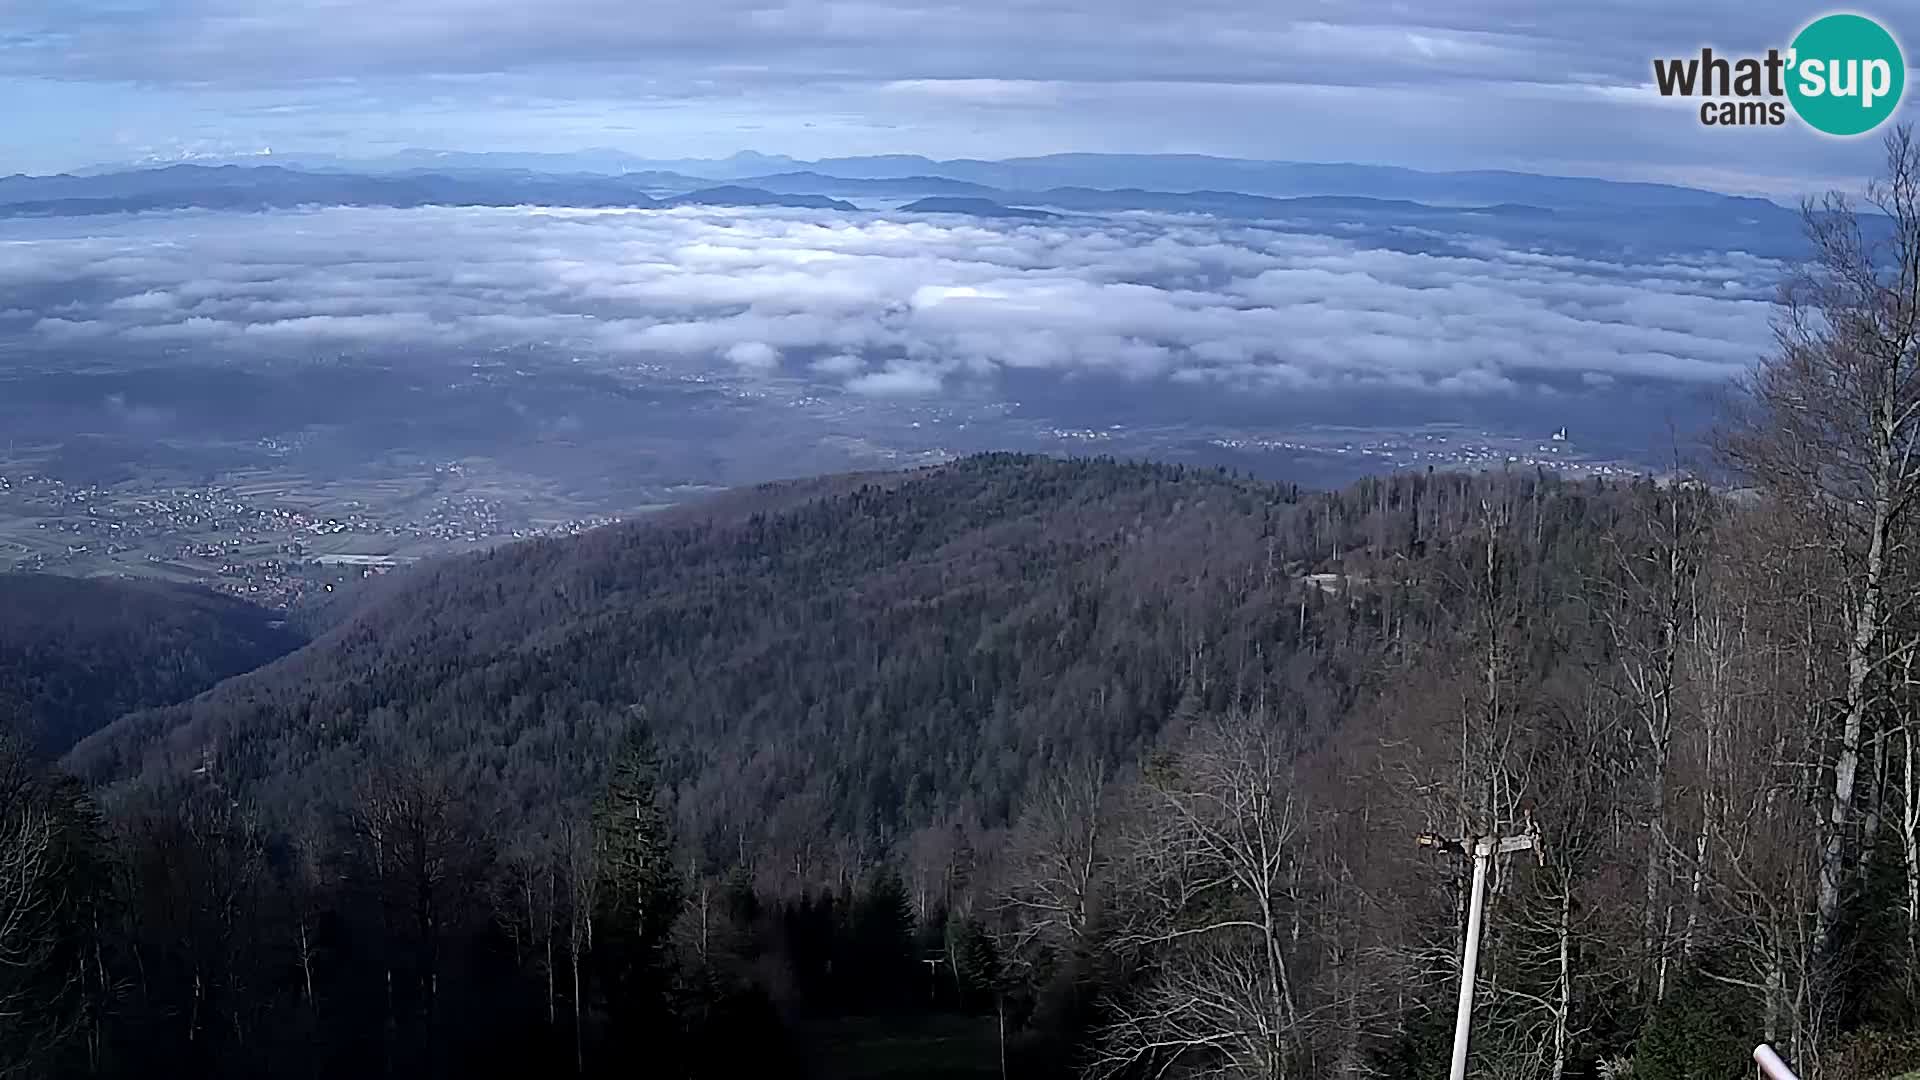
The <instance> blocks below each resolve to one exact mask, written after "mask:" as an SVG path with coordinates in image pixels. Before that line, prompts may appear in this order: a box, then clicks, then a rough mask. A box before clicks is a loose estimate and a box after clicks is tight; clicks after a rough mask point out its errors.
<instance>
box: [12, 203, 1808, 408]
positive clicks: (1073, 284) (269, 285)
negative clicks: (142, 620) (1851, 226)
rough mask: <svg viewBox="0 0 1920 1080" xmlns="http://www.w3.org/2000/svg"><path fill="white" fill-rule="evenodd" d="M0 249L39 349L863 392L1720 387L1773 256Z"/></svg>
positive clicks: (871, 219)
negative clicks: (1155, 386)
mask: <svg viewBox="0 0 1920 1080" xmlns="http://www.w3.org/2000/svg"><path fill="white" fill-rule="evenodd" d="M0 239H10V240H11V241H12V242H10V243H0V286H5V287H8V288H9V289H10V290H11V294H12V295H20V296H25V295H29V291H30V290H31V294H32V295H35V296H41V297H59V298H61V299H59V300H58V302H46V303H42V304H41V305H40V306H39V307H38V308H37V309H36V311H35V317H36V318H37V319H38V321H37V322H35V323H33V324H32V329H31V330H30V331H28V334H29V335H30V340H34V341H39V342H41V343H43V344H44V345H46V346H47V347H49V348H57V347H63V346H68V345H73V344H76V343H79V342H87V343H88V344H89V347H93V346H96V345H98V344H100V343H102V342H111V341H114V340H120V341H124V342H128V343H131V344H135V345H138V344H140V343H148V344H153V343H190V344H196V345H202V346H213V347H228V348H232V349H234V350H238V351H240V352H241V353H242V354H243V355H249V356H252V355H261V354H275V353H286V354H288V355H301V354H302V353H303V351H311V350H313V349H316V348H321V349H349V350H355V349H357V350H373V349H381V348H387V347H394V348H436V347H437V348H446V349H485V348H494V347H503V346H526V345H534V346H550V347H553V348H555V349H561V348H564V349H567V350H571V351H573V352H574V353H575V354H583V353H584V354H593V353H599V354H601V355H603V356H605V357H607V358H608V362H610V363H616V364H617V363H624V362H629V361H631V360H633V359H646V360H647V361H648V362H654V361H659V362H671V363H674V364H677V365H680V366H681V367H682V368H683V369H686V370H717V371H719V372H721V373H725V374H738V373H753V374H767V373H774V372H778V371H781V370H783V365H782V361H783V359H792V360H793V361H794V364H793V366H792V367H791V368H789V369H786V370H790V371H792V372H793V373H795V375H796V376H798V375H801V374H807V375H810V376H811V377H813V378H816V379H820V380H825V381H829V382H834V383H838V384H839V385H841V386H844V387H845V388H846V389H848V390H851V391H853V392H856V393H860V394H868V395H899V394H929V393H935V392H939V391H942V390H945V389H952V388H955V387H957V386H963V385H965V386H981V385H987V386H991V385H992V384H993V383H994V382H995V381H996V380H997V379H999V378H1001V377H1002V376H1003V375H1004V374H1005V373H1008V372H1013V371H1042V370H1054V371H1061V372H1079V373H1084V374H1086V375H1089V376H1093V377H1100V378H1108V379H1112V380H1115V381H1117V382H1121V383H1125V382H1130V381H1137V380H1152V379H1160V378H1173V379H1177V380H1180V381H1192V382H1199V383H1218V384H1226V385H1236V386H1246V387H1285V388H1293V389H1303V388H1329V389H1342V388H1352V387H1367V386H1378V387H1381V388H1386V389H1391V390H1393V391H1394V392H1397V393H1411V392H1427V393H1440V394H1463V393H1472V394H1478V393H1487V392H1502V391H1504V390H1505V389H1506V388H1509V387H1513V386H1524V385H1528V384H1531V383H1537V382H1540V381H1543V380H1558V381H1561V382H1571V383H1578V382H1579V381H1580V380H1586V382H1587V383H1588V384H1589V385H1605V384H1606V383H1607V382H1608V381H1610V380H1618V379H1622V378H1638V379H1645V378H1651V379H1660V380H1669V381H1672V382H1674V383H1675V384H1681V385H1684V384H1702V383H1713V382H1717V381H1719V380H1723V379H1725V378H1727V377H1729V376H1731V375H1734V374H1736V373H1738V372H1739V371H1741V370H1743V369H1744V368H1745V367H1746V366H1747V365H1749V364H1750V363H1751V362H1752V361H1753V360H1754V359H1755V358H1757V357H1758V356H1759V355H1761V354H1762V353H1763V352H1764V351H1765V350H1766V349H1767V348H1768V346H1769V344H1770V337H1769V331H1768V326H1767V314H1768V308H1767V302H1766V299H1765V298H1766V297H1767V296H1768V295H1769V290H1770V287H1771V282H1772V280H1773V278H1774V277H1775V276H1776V275H1777V274H1778V272H1779V267H1778V266H1777V265H1776V264H1775V263H1774V262H1772V261H1770V260H1768V259H1764V258H1758V257H1755V256H1751V255H1745V254H1742V253H1737V252H1736V253H1731V254H1725V255H1692V254H1681V253H1672V252H1668V253H1661V252H1647V253H1644V254H1639V255H1636V256H1634V257H1633V258H1632V260H1631V261H1620V262H1616V261H1609V260H1608V259H1606V258H1600V257H1596V256H1593V255H1580V254H1574V253H1569V252H1566V251H1557V252H1556V251H1548V250H1520V249H1518V248H1509V247H1506V246H1503V245H1501V244H1500V243H1497V242H1495V241H1493V240H1491V239H1488V238H1486V237H1478V236H1473V235H1467V234H1462V235H1454V236H1435V235H1427V236H1418V235H1413V234H1394V243H1393V244H1392V245H1391V246H1386V245H1384V244H1379V243H1374V242H1369V241H1368V240H1365V239H1356V238H1353V237H1336V236H1326V235H1311V234H1305V233H1299V232H1287V231H1279V230H1275V229H1272V228H1260V227H1254V226H1247V225H1239V224H1233V223H1225V222H1218V221H1212V220H1207V219H1197V218H1181V217H1159V218H1156V217H1153V216H1151V215H1130V216H1126V217H1124V218H1119V219H1113V220H1107V221H1085V222H1077V223H1076V222H1049V223H1047V224H1046V225H1045V226H1029V225H1019V224H997V223H970V222H947V223H941V224H936V223H934V222H931V221H929V220H926V219H911V220H909V219H894V218H890V217H888V216H886V215H884V214H861V215H838V214H831V213H814V212H810V211H792V210H763V211H727V212H725V213H719V212H703V211H698V210H691V209H681V210H675V211H672V212H640V213H631V212H621V213H592V212H544V211H528V210H524V209H522V210H499V209H457V210H456V209H421V210H382V209H345V208H342V209H327V210H313V211H303V212H289V213H277V214H264V215H262V214H221V213H205V212H195V213H191V214H158V215H140V216H134V217H129V218H122V219H112V220H102V219H90V220H87V221H85V222H71V221H68V222H61V221H51V222H34V223H28V222H10V223H6V224H5V225H4V226H0ZM1410 243H1411V246H1409V244H1410ZM1428 243H1430V244H1431V246H1432V247H1433V249H1434V252H1435V253H1422V252H1421V250H1420V245H1421V244H1428ZM16 317H17V316H16Z"/></svg>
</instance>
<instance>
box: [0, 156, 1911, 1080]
mask: <svg viewBox="0 0 1920 1080" xmlns="http://www.w3.org/2000/svg"><path fill="white" fill-rule="evenodd" d="M1889 150H1890V156H1889V171H1888V180H1887V182H1886V184H1884V185H1882V186H1880V187H1877V188H1876V189H1875V190H1874V191H1872V192H1870V193H1869V196H1870V198H1871V199H1873V200H1876V201H1875V203H1874V205H1875V206H1877V207H1878V209H1879V210H1881V211H1883V212H1884V213H1885V214H1886V215H1887V220H1890V221H1892V222H1893V224H1894V226H1895V227H1894V228H1893V229H1892V230H1885V229H1881V228H1876V229H1875V230H1873V232H1872V236H1871V237H1869V235H1868V234H1866V233H1863V232H1862V231H1861V230H1860V229H1859V228H1858V227H1857V225H1856V222H1855V218H1854V217H1853V215H1852V213H1851V212H1850V210H1849V208H1848V207H1847V206H1846V205H1844V204H1842V203H1840V202H1837V201H1836V202H1832V203H1829V204H1828V205H1825V206H1823V207H1819V208H1815V211H1816V212H1812V213H1809V215H1808V216H1807V224H1808V229H1809V236H1810V239H1811V241H1812V248H1813V250H1814V251H1815V253H1816V254H1815V257H1814V258H1813V259H1812V260H1811V261H1810V262H1809V263H1808V264H1807V265H1806V266H1805V267H1803V268H1802V269H1801V270H1800V271H1799V272H1798V274H1797V275H1796V276H1795V277H1794V278H1793V279H1792V280H1790V281H1789V282H1787V283H1786V284H1785V286H1784V287H1783V291H1782V294H1781V302H1780V306H1779V312H1778V320H1777V325H1778V327H1779V330H1780V345H1779V349H1778V350H1777V352H1776V353H1775V354H1774V355H1772V356H1770V357H1767V358H1765V359H1764V360H1763V362H1761V363H1760V364H1759V366H1758V367H1757V368H1756V370H1755V372H1754V374H1753V377H1752V379H1751V380H1750V381H1749V382H1748V383H1747V384H1746V385H1744V386H1743V387H1741V388H1740V393H1739V394H1738V395H1737V396H1736V398H1735V400H1734V401H1733V402H1731V403H1730V405H1729V407H1728V409H1727V412H1726V416H1725V418H1724V421H1723V423H1722V424H1721V426H1720V427H1719V428H1718V429H1717V430H1716V431H1714V432H1712V433H1711V434H1710V437H1709V439H1708V445H1709V449H1708V452H1707V454H1706V455H1704V456H1703V458H1702V460H1701V461H1700V462H1699V463H1697V464H1698V469H1697V471H1696V470H1695V469H1688V468H1680V467H1677V466H1676V468H1675V469H1674V470H1672V471H1671V472H1669V473H1667V474H1665V475H1663V476H1661V477H1659V478H1657V479H1655V478H1642V479H1638V480H1632V481H1627V480H1621V481H1602V480H1597V479H1584V480H1571V479H1566V478H1562V477H1558V476H1554V475H1551V474H1545V473H1540V472H1531V471H1530V472H1524V473H1523V472H1501V471H1493V472H1485V473H1478V474H1471V475H1467V474H1447V473H1438V474H1436V473H1407V474H1399V475H1393V476H1387V477H1381V478H1378V479H1374V480H1369V481H1365V482H1362V483H1359V484H1357V485H1354V486H1353V487H1350V488H1347V489H1345V490H1341V491H1336V492H1311V491H1303V490H1301V489H1298V488H1295V487H1291V486H1285V485H1275V484H1271V483H1265V482H1258V481H1254V480H1250V479H1246V478H1242V477H1238V476H1235V475H1231V474H1228V473H1224V472H1217V471H1206V470H1196V469H1191V468H1183V467H1174V466H1165V465H1155V464H1149V463H1128V462H1117V461H1112V460H1056V459H1051V458H1042V457H1027V456H1017V455H988V456H982V457H974V458H969V459H965V460H962V461H959V462H956V463H953V464H950V465H945V466H941V467H938V468H932V469H924V470H918V471H913V472H904V473H895V474H886V475H875V476H857V477H843V478H829V479H826V480H822V481H816V482H809V483H800V484H789V485H777V486H772V487H768V488H763V489H760V490H758V491H746V492H736V493H734V494H732V495H729V496H727V497H725V498H723V499H722V500H720V501H719V502H716V503H714V504H711V505H709V506H705V507H694V508H688V509H685V510H682V511H676V512H674V513H673V514H671V515H669V516H666V517H663V518H660V519H657V520H650V521H644V522H635V523H628V524H623V525H617V526H612V527H608V528H605V529H601V530H597V531H595V532H592V533H589V534H586V535H584V536H580V537H576V538H571V539H565V540H543V541H536V542H531V543H525V544H516V545H513V546H509V547H504V548H500V549H497V550H494V551H491V552H488V553H484V554H477V555H473V556H469V557H464V558H460V559H454V560H449V561H445V562H440V563H435V564H430V565H425V566H422V567H419V568H417V569H415V570H413V571H410V572H408V573H405V574H403V575H399V576H396V577H395V578H393V579H391V580H389V581H386V582H383V583H382V586H381V587H380V588H379V589H376V590H374V591H373V593H372V594H371V595H369V596H368V597H367V598H366V599H365V601H364V603H363V605H362V606H359V607H357V608H356V609H355V610H353V611H352V612H350V613H347V614H344V615H342V616H340V617H338V618H336V619H330V620H329V623H328V628H327V629H325V630H324V632H323V633H321V634H320V636H319V637H317V638H316V639H315V640H313V641H312V642H311V643H309V644H307V645H305V646H304V647H302V648H300V649H298V650H297V651H295V652H293V653H291V654H290V655H287V656H285V657H283V658H281V659H279V660H276V661H274V662H273V663H270V664H268V665H266V666H264V667H261V668H259V669H258V670H255V671H252V672H250V673H248V674H244V675H239V676H237V677H234V678H230V679H226V680H224V681H221V682H219V684H218V685H216V686H213V687H212V688H211V689H209V690H207V691H206V692H205V693H201V694H198V696H194V697H191V699H184V696H183V694H179V693H176V694H173V695H162V696H159V697H153V698H148V699H145V700H136V701H124V700H121V699H118V698H105V697H103V698H100V699H98V700H97V703H95V704H89V703H88V700H87V699H81V698H78V697H76V696H74V695H73V694H72V693H71V692H70V691H66V690H61V689H59V688H60V687H62V686H68V685H72V684H73V682H74V680H73V679H72V677H71V675H66V676H60V675H56V676H54V677H52V678H49V677H48V676H46V675H33V676H31V677H29V678H22V677H20V676H19V675H16V674H11V673H13V672H17V671H21V670H33V671H40V670H43V669H44V668H45V663H44V662H42V665H41V667H40V668H33V669H27V668H22V667H19V666H18V665H15V666H8V665H5V664H0V679H7V680H10V682H9V683H5V684H0V697H4V696H5V695H6V694H9V693H11V694H13V695H14V697H15V699H17V700H23V701H26V702H28V708H29V709H30V710H31V709H34V708H38V707H39V706H36V705H34V704H33V702H35V701H36V700H37V699H40V698H44V699H46V700H53V701H58V702H62V703H64V704H63V705H62V707H63V708H67V709H70V710H71V709H73V708H76V707H77V708H78V710H79V714H80V715H78V717H77V718H76V719H74V720H71V721H70V722H69V724H70V727H72V729H73V730H76V731H79V730H86V729H90V728H97V730H93V731H92V732H91V734H88V735H87V736H86V737H85V738H83V739H80V741H78V743H77V744H76V745H74V746H73V747H72V748H71V750H70V751H69V752H67V753H66V754H65V755H64V756H63V757H61V758H60V759H59V760H58V762H56V763H54V764H52V765H48V764H45V763H43V762H41V761H39V760H38V759H36V757H35V756H34V754H33V753H31V752H30V751H28V750H24V749H17V750H14V751H12V752H10V753H8V754H6V755H4V762H5V764H4V767H0V1018H5V1020H6V1022H5V1023H4V1024H0V1075H6V1076H12V1075H19V1076H36V1077H37V1076H60V1077H65V1076H118V1075H135V1074H138V1075H152V1074H153V1073H155V1072H156V1071H157V1072H160V1073H162V1074H166V1075H183V1076H231V1077H252V1076H276V1077H279V1076H311V1077H336V1076H341V1077H344V1076H368V1075H380V1076H407V1077H414V1076H419V1077H438V1076H448V1077H453V1076H495V1075H498V1076H524V1075H542V1076H545V1075H579V1076H613V1075H634V1074H636V1073H640V1074H645V1075H658V1076H665V1077H735V1076H758V1075H781V1076H821V1077H836V1078H840V1077H867V1076H872V1077H878V1076H916V1077H920V1076H931V1077H939V1076H952V1077H972V1076H978V1077H993V1076H999V1077H1032V1078H1043V1077H1044V1078H1051V1077H1062V1078H1065V1077H1087V1078H1116V1080H1117V1078H1136V1077H1138V1078H1146V1077H1206V1076H1214V1077H1246V1078H1252V1077H1260V1078H1266V1080H1272V1078H1283V1077H1284V1078H1312V1077H1351V1078H1359V1077H1380V1078H1396V1080H1398V1078H1404V1080H1426V1078H1431V1077H1433V1076H1436V1075H1440V1074H1441V1073H1442V1071H1443V1070H1445V1068H1446V1065H1447V1059H1448V1054H1449V1050H1450V1037H1451V1032H1452V1021H1453V1005H1454V998H1455V994H1456V993H1457V991H1458V987H1459V961H1460V950H1461V945H1462V940H1463V936H1464V932H1463V925H1464V923H1465V908H1466V896H1467V889H1468V873H1469V866H1468V865H1467V861H1466V860H1463V859H1459V858H1456V857H1454V856H1452V855H1449V854H1447V853H1446V852H1445V851H1444V850H1442V849H1436V848H1435V847H1433V846H1422V845H1421V844H1420V843H1417V842H1416V838H1417V837H1420V836H1422V835H1423V834H1435V833H1437V834H1439V835H1440V836H1441V837H1445V838H1466V839H1468V840H1471V839H1473V838H1476V837H1486V836H1493V837H1500V836H1511V835H1518V834H1525V835H1527V836H1529V837H1531V838H1533V840H1534V842H1535V846H1534V848H1533V849H1532V850H1529V851H1524V852H1521V851H1516V852H1513V853H1510V854H1506V855H1502V856H1499V857H1497V858H1495V859H1493V860H1492V861H1491V867H1490V875H1489V886H1488V890H1487V904H1486V923H1485V933H1484V942H1483V946H1482V949H1481V953H1480V968H1479V977H1478V982H1477V986H1478V993H1477V997H1476V1009H1475V1014H1474V1027H1473V1035H1474V1041H1473V1044H1472V1054H1471V1058H1470V1061H1469V1074H1470V1075H1473V1076H1484V1077H1502V1078H1506V1077H1511V1078H1515V1080H1519V1078H1544V1080H1567V1078H1592V1080H1625V1078H1627V1077H1633V1078H1644V1080H1681V1078H1696V1077H1697V1078H1718V1077H1726V1078H1729V1080H1731V1078H1734V1077H1738V1076H1743V1075H1748V1074H1749V1073H1750V1070H1751V1065H1750V1064H1749V1063H1748V1060H1749V1059H1748V1054H1749V1052H1750V1051H1751V1049H1752V1047H1753V1045H1754V1044H1755V1043H1757V1042H1760V1041H1763V1040H1764V1041H1767V1042H1770V1043H1772V1044H1773V1045H1774V1046H1776V1047H1777V1048H1778V1049H1779V1050H1780V1052H1781V1053H1782V1055H1783V1056H1785V1057H1786V1058H1787V1059H1788V1060H1789V1061H1791V1062H1792V1063H1793V1065H1794V1066H1795V1068H1796V1069H1797V1070H1799V1072H1800V1074H1801V1075H1802V1076H1804V1077H1808V1078H1809V1080H1849V1078H1856V1077H1857V1078H1862V1080H1878V1078H1884V1077H1892V1076H1895V1075H1898V1074H1901V1073H1904V1072H1906V1071H1909V1070H1912V1069H1914V1068H1915V1067H1916V1066H1920V788H1916V784H1920V739H1917V738H1916V727H1915V724H1914V716H1915V708H1916V705H1920V694H1916V689H1915V688H1916V685H1920V684H1916V681H1915V674H1916V667H1915V663H1916V657H1917V656H1920V612H1917V611H1916V610H1915V608H1914V606H1913V605H1912V603H1911V602H1910V600H1911V598H1912V597H1914V596H1916V595H1920V454H1916V452H1915V451H1916V448H1917V447H1920V149H1916V147H1915V146H1914V145H1913V144H1912V142H1911V141H1910V137H1909V135H1908V133H1907V132H1905V131H1904V130H1903V131H1901V132H1900V133H1898V134H1897V135H1896V136H1895V137H1894V138H1893V139H1891V140H1890V141H1889ZM1883 232H1885V233H1888V234H1889V235H1888V236H1886V237H1885V238H1884V239H1877V238H1878V237H1880V235H1881V233H1883ZM1882 244H1885V245H1891V246H1890V247H1884V248H1883V247H1881V246H1880V245H1882ZM99 587H101V588H112V587H115V586H112V585H110V584H109V585H102V586H99ZM36 617H38V618H42V619H46V620H48V621H46V622H44V623H43V624H42V629H39V630H36V629H35V621H34V620H35V619H36ZM10 618H13V619H14V620H15V621H17V622H19V623H20V624H21V625H22V626H23V627H24V629H23V630H20V631H17V632H16V634H17V635H20V636H21V639H22V640H45V641H55V640H58V638H59V636H60V635H62V634H65V633H69V632H73V631H70V630H63V629H61V627H62V626H63V625H64V624H62V623H60V622H58V620H57V618H56V617H55V616H52V615H48V614H46V613H45V612H44V610H43V611H42V612H41V614H40V615H38V616H36V615H35V613H34V612H32V611H27V612H16V613H15V614H14V615H13V616H10ZM145 618H158V619H162V620H164V619H167V618H170V616H167V615H165V614H164V613H156V614H152V615H143V614H139V613H137V612H134V611H133V610H132V609H128V613H127V614H124V615H123V616H122V621H123V622H125V623H127V624H130V625H132V626H133V627H135V628H136V629H137V628H138V627H139V626H140V625H142V623H141V620H142V619H145ZM134 636H135V637H140V636H142V635H140V634H138V633H136V634H135V635H134ZM82 659H83V660H84V655H83V656H82ZM106 663H107V661H106V660H99V661H94V660H85V662H84V666H82V667H81V668H80V669H79V670H83V671H85V670H103V671H104V670H110V669H109V668H107V667H105V666H103V665H105V664H106ZM43 687H53V688H55V689H53V690H52V691H50V692H49V691H47V690H45V689H39V688H43ZM191 692H192V691H191V690H186V691H185V693H191ZM36 695H37V696H38V697H36ZM154 702H164V703H163V704H153V703H154ZM66 715H69V716H75V715H76V714H75V713H72V712H69V713H67V714H66Z"/></svg>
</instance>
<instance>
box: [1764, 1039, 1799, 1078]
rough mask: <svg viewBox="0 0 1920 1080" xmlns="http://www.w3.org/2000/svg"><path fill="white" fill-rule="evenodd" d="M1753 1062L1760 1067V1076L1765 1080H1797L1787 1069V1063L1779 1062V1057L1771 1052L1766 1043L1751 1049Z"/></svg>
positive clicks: (1790, 1070)
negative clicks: (1765, 1079)
mask: <svg viewBox="0 0 1920 1080" xmlns="http://www.w3.org/2000/svg"><path fill="white" fill-rule="evenodd" d="M1753 1062H1754V1064H1756V1065H1758V1066H1760V1075H1762V1076H1764V1077H1766V1078H1767V1080H1799V1078H1798V1077H1796V1076H1794V1075H1793V1070H1792V1069H1789V1068H1787V1063H1786V1062H1784V1061H1781V1060H1780V1055H1779V1054H1776V1053H1774V1052H1773V1047H1771V1046H1768V1045H1767V1044H1766V1043H1761V1044H1760V1045H1759V1046H1756V1047H1754V1048H1753Z"/></svg>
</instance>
